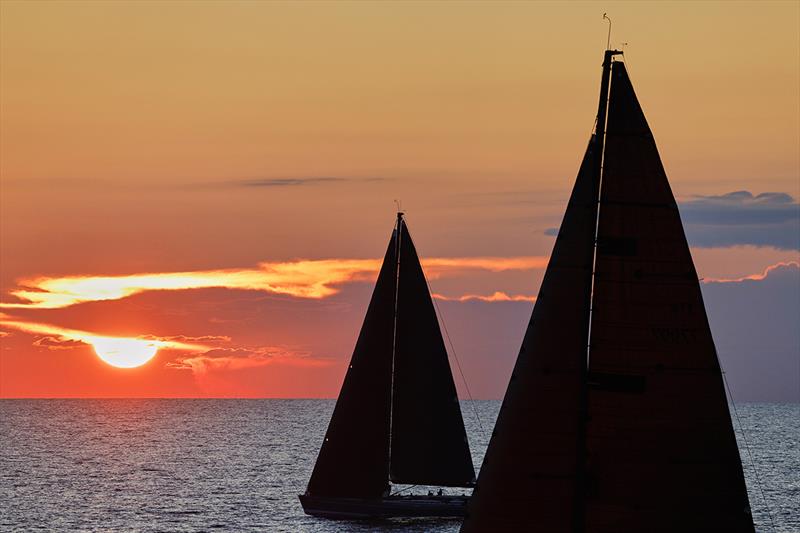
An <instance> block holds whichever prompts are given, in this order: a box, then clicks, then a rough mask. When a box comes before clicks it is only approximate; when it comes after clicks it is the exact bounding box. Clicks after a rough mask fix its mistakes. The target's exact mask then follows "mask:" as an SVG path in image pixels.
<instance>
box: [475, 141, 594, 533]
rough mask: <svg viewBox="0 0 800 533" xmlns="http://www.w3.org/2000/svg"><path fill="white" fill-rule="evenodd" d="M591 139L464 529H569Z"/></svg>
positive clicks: (587, 270)
mask: <svg viewBox="0 0 800 533" xmlns="http://www.w3.org/2000/svg"><path fill="white" fill-rule="evenodd" d="M594 146H595V142H594V139H592V141H591V142H590V143H589V147H588V148H587V150H586V155H585V156H584V158H583V163H582V165H581V169H580V171H579V173H578V177H577V179H576V181H575V186H574V188H573V190H572V195H571V197H570V200H569V205H568V206H567V210H566V213H565V215H564V220H563V221H562V223H561V228H560V230H559V233H558V237H557V238H556V243H555V247H554V248H553V253H552V255H551V258H550V263H549V264H548V266H547V270H546V272H545V275H544V279H543V281H542V285H541V288H540V290H539V296H538V297H537V299H536V304H535V306H534V308H533V314H532V316H531V320H530V324H529V325H528V329H527V331H526V332H525V337H524V340H523V342H522V347H521V349H520V352H519V356H518V357H517V362H516V365H515V366H514V370H513V373H512V374H511V380H510V382H509V384H508V389H507V390H506V395H505V399H504V400H503V405H502V407H501V409H500V414H499V416H498V419H497V424H496V425H495V429H494V431H493V432H492V438H491V441H490V443H489V448H488V450H487V453H486V457H485V459H484V461H483V466H482V467H481V470H480V476H479V478H478V483H477V486H476V488H475V490H474V492H473V496H472V499H471V501H470V503H469V504H468V508H467V518H466V519H465V521H464V525H463V526H462V529H461V531H463V532H485V531H492V532H504V531H508V532H517V531H534V530H535V531H547V532H560V531H572V530H573V528H574V527H576V525H577V523H578V522H579V521H580V520H581V518H580V515H579V512H580V509H579V508H577V505H578V503H579V500H580V498H581V497H582V494H581V492H580V491H581V489H580V487H581V482H580V481H581V480H580V471H581V467H580V465H581V463H582V459H581V457H582V455H583V448H582V441H583V438H582V435H581V433H580V430H581V421H582V398H583V396H582V394H583V392H582V388H583V384H584V377H585V368H586V348H587V347H586V342H587V339H588V327H589V298H590V292H591V276H592V254H593V245H594V233H595V224H596V214H597V179H596V172H595V171H594V167H595V166H596V165H595V163H596V160H595V159H594V158H595V156H596V154H595V153H594V152H593V148H594Z"/></svg>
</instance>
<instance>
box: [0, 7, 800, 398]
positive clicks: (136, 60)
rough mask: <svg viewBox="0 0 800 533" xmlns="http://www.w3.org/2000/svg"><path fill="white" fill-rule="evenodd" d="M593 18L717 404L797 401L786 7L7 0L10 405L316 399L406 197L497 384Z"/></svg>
mask: <svg viewBox="0 0 800 533" xmlns="http://www.w3.org/2000/svg"><path fill="white" fill-rule="evenodd" d="M604 12H608V14H609V16H610V17H611V19H612V21H613V33H612V36H611V45H612V46H616V47H619V48H622V47H624V51H625V62H626V64H627V67H628V71H629V72H630V74H631V77H632V80H633V83H634V86H635V88H636V91H637V94H638V97H639V99H640V101H641V103H642V106H643V108H644V110H645V113H646V115H647V118H648V121H649V122H650V126H651V128H652V130H653V132H654V135H655V138H656V141H657V143H658V146H659V150H660V153H661V157H662V160H663V161H664V164H665V167H666V170H667V174H668V176H669V178H670V182H671V184H672V188H673V191H674V193H675V195H676V197H677V199H678V202H679V206H680V208H681V214H682V218H683V221H684V226H685V229H686V233H687V236H688V239H689V243H690V245H691V247H692V254H693V257H694V260H695V263H696V266H697V270H698V273H699V275H700V276H701V277H702V278H703V280H702V288H703V293H704V297H705V301H706V306H707V309H708V312H709V317H710V322H711V326H712V332H713V333H714V337H715V340H716V344H717V348H718V351H719V356H720V361H721V363H722V365H723V367H724V368H725V370H726V376H727V379H728V382H729V384H730V386H731V390H732V393H733V395H734V397H735V398H736V399H737V400H742V401H795V402H797V401H800V336H799V335H798V327H797V324H798V323H800V205H798V199H799V198H800V98H798V94H800V5H798V4H797V3H796V2H759V3H749V2H738V3H730V2H724V3H723V2H694V3H685V2H675V3H670V2H658V3H632V2H605V3H581V2H572V3H547V2H535V3H522V2H508V3H504V2H491V3H489V2H486V3H483V2H470V3H457V2H441V3H433V2H406V3H387V2H381V3H364V2H319V3H315V2H302V3H281V2H224V3H223V2H212V1H208V2H191V3H190V2H123V1H120V2H105V3H103V2H46V1H42V2H14V1H4V2H0V397H129V396H137V397H138V396H141V397H314V398H317V397H326V398H327V397H335V396H336V395H337V393H338V390H339V387H340V386H341V381H342V378H343V375H344V371H345V369H346V365H347V363H348V361H349V357H350V355H351V354H352V349H353V346H354V343H355V339H356V337H357V335H358V331H359V328H360V325H361V322H362V320H363V316H364V312H365V310H366V305H367V303H368V300H369V296H370V293H371V288H372V283H373V282H374V280H375V278H376V276H377V269H378V267H379V265H380V259H381V257H382V254H383V252H384V251H385V247H386V243H387V242H388V239H389V237H390V234H391V230H392V226H393V223H394V218H395V211H396V204H395V200H398V201H399V202H401V205H402V209H403V210H404V211H405V212H406V213H407V221H408V224H409V228H410V230H411V233H412V235H413V237H414V240H415V244H416V247H417V249H418V251H419V253H420V255H421V256H422V258H423V266H424V267H425V270H426V273H427V274H428V277H429V279H430V284H431V288H432V291H433V293H435V295H436V296H435V298H436V303H437V307H438V310H439V317H440V319H441V321H442V322H443V324H444V325H445V326H446V329H447V333H448V337H449V340H450V343H449V350H450V353H451V366H453V367H454V368H455V369H456V371H455V374H456V382H457V387H458V388H459V393H460V394H461V396H462V397H467V396H469V395H470V394H471V395H472V396H474V397H476V398H501V397H502V395H503V393H504V391H505V386H506V384H507V381H508V377H509V375H510V372H511V367H512V365H513V362H514V360H515V358H516V355H517V351H518V349H519V343H520V341H521V338H522V334H523V332H524V328H525V326H526V324H527V321H528V318H529V316H530V312H531V309H532V306H533V300H534V298H535V296H536V293H537V292H538V287H539V284H540V282H541V278H542V275H543V271H544V267H545V266H546V262H547V258H548V257H549V254H550V251H551V248H552V245H553V241H554V238H553V234H554V232H555V231H556V229H557V228H558V225H559V223H560V220H561V216H562V214H563V210H564V207H565V203H566V199H567V197H568V195H569V191H570V189H571V186H572V183H573V181H574V178H575V174H576V172H577V167H578V164H579V163H580V158H581V157H582V155H583V150H584V148H585V145H586V142H587V140H588V137H589V135H590V133H591V130H592V127H593V121H594V117H595V113H596V106H597V94H598V90H599V78H600V64H601V61H602V52H603V50H604V49H605V46H606V39H607V28H608V26H607V25H606V24H605V22H604V21H603V20H602V15H603V13H604ZM126 353H128V354H130V353H134V354H136V357H139V358H141V359H148V358H149V359H148V360H147V362H146V363H144V364H142V365H141V366H136V367H134V368H121V367H119V366H113V365H112V364H109V363H108V362H106V361H112V362H115V361H116V363H117V364H124V363H125V357H126V356H125V354H126ZM120 354H122V355H120ZM115 357H116V359H115ZM456 360H457V361H458V362H459V363H460V366H461V370H462V371H463V375H464V377H465V381H466V383H467V384H468V387H469V393H468V392H467V387H465V385H464V382H463V381H462V380H461V378H460V373H459V372H458V371H457V366H456V365H455V362H456Z"/></svg>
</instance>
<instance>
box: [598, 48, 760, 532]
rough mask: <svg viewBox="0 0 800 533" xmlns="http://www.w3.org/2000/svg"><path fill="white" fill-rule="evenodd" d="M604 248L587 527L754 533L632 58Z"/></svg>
mask: <svg viewBox="0 0 800 533" xmlns="http://www.w3.org/2000/svg"><path fill="white" fill-rule="evenodd" d="M597 246H598V249H597V259H596V266H595V272H596V274H595V283H594V296H593V302H592V307H593V314H592V325H591V348H590V359H589V371H590V373H589V384H590V387H589V393H588V414H589V422H588V426H587V447H588V451H589V454H588V470H587V476H588V477H589V486H590V492H589V497H588V499H587V507H586V531H593V532H606V531H608V532H611V531H615V532H618V531H649V532H674V531H726V532H742V531H753V523H752V518H751V516H750V514H749V506H748V499H747V492H746V489H745V483H744V478H743V475H742V468H741V462H740V458H739V453H738V450H737V447H736V440H735V437H734V433H733V428H732V425H731V419H730V416H729V412H728V405H727V401H726V395H725V391H724V387H723V382H722V376H721V373H720V367H719V363H718V361H717V355H716V351H715V348H714V342H713V339H712V337H711V332H710V330H709V326H708V320H707V317H706V312H705V307H704V305H703V299H702V295H701V293H700V286H699V283H698V279H697V273H696V271H695V268H694V264H693V262H692V258H691V255H690V252H689V247H688V245H687V243H686V238H685V235H684V232H683V227H682V225H681V220H680V216H679V213H678V207H677V205H676V202H675V198H674V197H673V195H672V192H671V190H670V186H669V183H668V182H667V177H666V174H665V173H664V169H663V167H662V164H661V160H660V158H659V155H658V151H657V149H656V144H655V141H654V139H653V136H652V134H651V132H650V129H649V127H648V125H647V122H646V120H645V117H644V115H643V113H642V110H641V108H640V106H639V103H638V101H637V99H636V96H635V94H634V92H633V88H632V86H631V84H630V80H629V79H628V75H627V72H626V70H625V65H624V64H623V63H614V66H613V69H612V82H611V92H610V101H609V111H608V127H607V135H606V147H605V155H604V170H603V176H602V184H601V196H600V213H599V226H598V244H597Z"/></svg>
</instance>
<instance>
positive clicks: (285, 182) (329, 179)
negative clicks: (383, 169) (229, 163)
mask: <svg viewBox="0 0 800 533" xmlns="http://www.w3.org/2000/svg"><path fill="white" fill-rule="evenodd" d="M387 179H388V178H383V177H345V176H307V177H301V178H254V179H247V180H238V181H234V182H227V183H226V184H227V185H232V186H235V187H245V188H250V187H252V188H259V187H299V186H306V185H325V184H331V183H342V182H371V181H384V180H387Z"/></svg>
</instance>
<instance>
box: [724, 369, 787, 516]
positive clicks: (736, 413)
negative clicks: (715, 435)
mask: <svg viewBox="0 0 800 533" xmlns="http://www.w3.org/2000/svg"><path fill="white" fill-rule="evenodd" d="M717 363H719V366H720V371H721V373H722V381H723V382H725V389H726V390H727V391H728V397H729V398H730V399H731V405H732V406H733V414H734V416H735V417H736V421H737V422H738V423H739V430H740V431H741V432H742V441H743V442H744V447H745V449H746V450H747V455H748V456H749V457H750V464H751V465H752V466H753V473H754V474H755V478H756V484H757V485H758V490H759V492H761V499H762V500H764V508H765V509H766V510H767V516H768V517H769V523H770V525H771V526H772V531H777V529H776V528H775V521H774V520H773V519H772V511H770V508H769V502H768V501H767V496H766V495H765V494H764V487H763V485H762V484H761V476H759V474H758V466H756V462H755V460H754V459H753V453H752V452H751V451H750V444H748V442H747V433H746V432H745V430H744V425H743V424H742V419H741V418H739V411H738V410H737V409H736V402H735V401H733V393H732V392H731V386H730V384H729V383H728V377H727V376H726V375H725V370H724V369H723V368H722V361H720V360H719V355H717ZM751 516H752V515H751Z"/></svg>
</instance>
